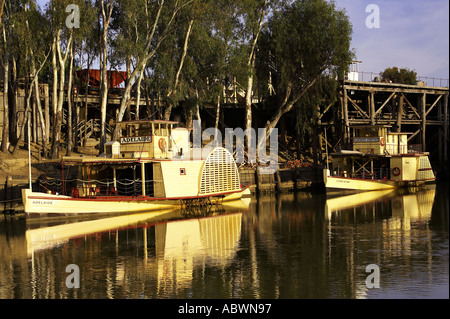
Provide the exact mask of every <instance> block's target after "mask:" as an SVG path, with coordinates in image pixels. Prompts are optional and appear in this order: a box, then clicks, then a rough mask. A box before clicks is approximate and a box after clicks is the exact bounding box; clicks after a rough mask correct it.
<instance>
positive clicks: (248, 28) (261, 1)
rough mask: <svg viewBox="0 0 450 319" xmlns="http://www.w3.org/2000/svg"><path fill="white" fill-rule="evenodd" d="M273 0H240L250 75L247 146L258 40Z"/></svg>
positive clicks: (246, 103) (247, 105)
mask: <svg viewBox="0 0 450 319" xmlns="http://www.w3.org/2000/svg"><path fill="white" fill-rule="evenodd" d="M272 2H273V1H270V3H269V1H268V0H244V1H240V2H239V3H240V11H241V15H242V17H243V19H242V21H243V27H242V31H243V32H242V34H243V35H244V39H243V41H244V45H246V46H247V48H248V49H247V50H248V53H247V55H248V59H247V68H248V71H247V72H248V77H247V83H246V84H247V85H246V92H245V128H246V132H247V147H248V148H250V146H251V143H250V141H251V139H252V136H251V132H252V130H251V128H252V98H253V93H254V77H255V57H256V48H257V44H258V40H259V37H260V34H261V30H262V27H263V23H264V21H265V19H266V17H267V14H268V10H269V5H270V4H271V3H272Z"/></svg>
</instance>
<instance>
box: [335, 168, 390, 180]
mask: <svg viewBox="0 0 450 319" xmlns="http://www.w3.org/2000/svg"><path fill="white" fill-rule="evenodd" d="M333 176H338V177H344V178H357V179H371V180H386V179H390V178H391V172H390V169H389V167H377V168H374V169H373V170H372V171H369V170H367V169H361V170H357V171H354V172H351V171H350V172H349V171H346V170H341V169H339V168H338V169H336V170H333Z"/></svg>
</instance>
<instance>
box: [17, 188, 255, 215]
mask: <svg viewBox="0 0 450 319" xmlns="http://www.w3.org/2000/svg"><path fill="white" fill-rule="evenodd" d="M247 196H250V190H249V189H248V188H245V189H242V190H240V191H238V192H232V193H228V194H227V193H224V194H216V195H209V196H198V197H180V198H151V197H143V196H138V197H120V196H117V197H115V196H111V197H92V198H88V197H86V198H73V197H70V196H63V195H52V194H46V193H39V192H32V191H31V190H30V189H23V190H22V200H23V204H24V210H25V213H26V215H27V216H28V217H35V216H45V215H53V216H54V215H61V216H64V215H74V214H75V215H82V214H101V213H105V214H114V213H132V212H144V211H158V210H166V209H171V208H172V209H176V208H182V206H183V203H186V202H189V201H193V202H194V201H195V200H200V199H209V200H210V202H211V203H215V202H222V201H234V200H240V199H241V198H242V197H247Z"/></svg>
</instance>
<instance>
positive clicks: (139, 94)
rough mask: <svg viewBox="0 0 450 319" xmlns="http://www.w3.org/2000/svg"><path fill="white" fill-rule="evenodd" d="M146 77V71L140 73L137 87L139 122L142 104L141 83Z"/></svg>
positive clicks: (137, 116)
mask: <svg viewBox="0 0 450 319" xmlns="http://www.w3.org/2000/svg"><path fill="white" fill-rule="evenodd" d="M143 77H144V70H142V71H141V72H140V73H139V78H138V81H137V85H136V120H139V112H140V110H139V109H140V104H141V82H142V78H143Z"/></svg>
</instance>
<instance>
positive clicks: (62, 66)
mask: <svg viewBox="0 0 450 319" xmlns="http://www.w3.org/2000/svg"><path fill="white" fill-rule="evenodd" d="M74 6H75V7H76V8H77V12H76V13H77V17H78V18H79V19H80V24H79V25H78V24H76V25H75V26H73V25H71V24H70V23H68V20H67V19H68V8H71V7H72V8H73V7H74ZM69 11H70V10H69ZM92 12H93V9H92V4H91V2H90V1H84V0H58V1H56V0H53V1H51V2H49V3H48V5H47V7H46V14H47V17H48V20H49V21H50V25H51V36H52V42H51V43H52V44H51V48H52V67H51V69H52V74H53V76H52V78H53V79H52V107H53V125H52V129H53V130H52V148H51V157H52V158H57V157H58V156H59V148H60V142H61V127H62V124H63V105H64V100H65V94H66V91H67V94H68V98H69V103H68V110H69V115H70V114H71V107H72V104H71V93H72V71H73V69H74V66H73V63H74V58H73V56H74V54H75V51H74V45H75V43H74V42H75V41H77V40H78V42H80V41H82V40H81V39H82V38H83V36H85V34H86V32H88V31H87V30H91V29H90V27H91V23H92V16H93V15H92ZM67 63H69V74H68V87H67V90H66V66H67ZM71 122H72V121H71V119H70V118H69V120H68V122H67V124H68V131H70V132H72V127H71ZM66 143H67V145H68V152H70V148H71V134H68V139H67V140H66Z"/></svg>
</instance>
